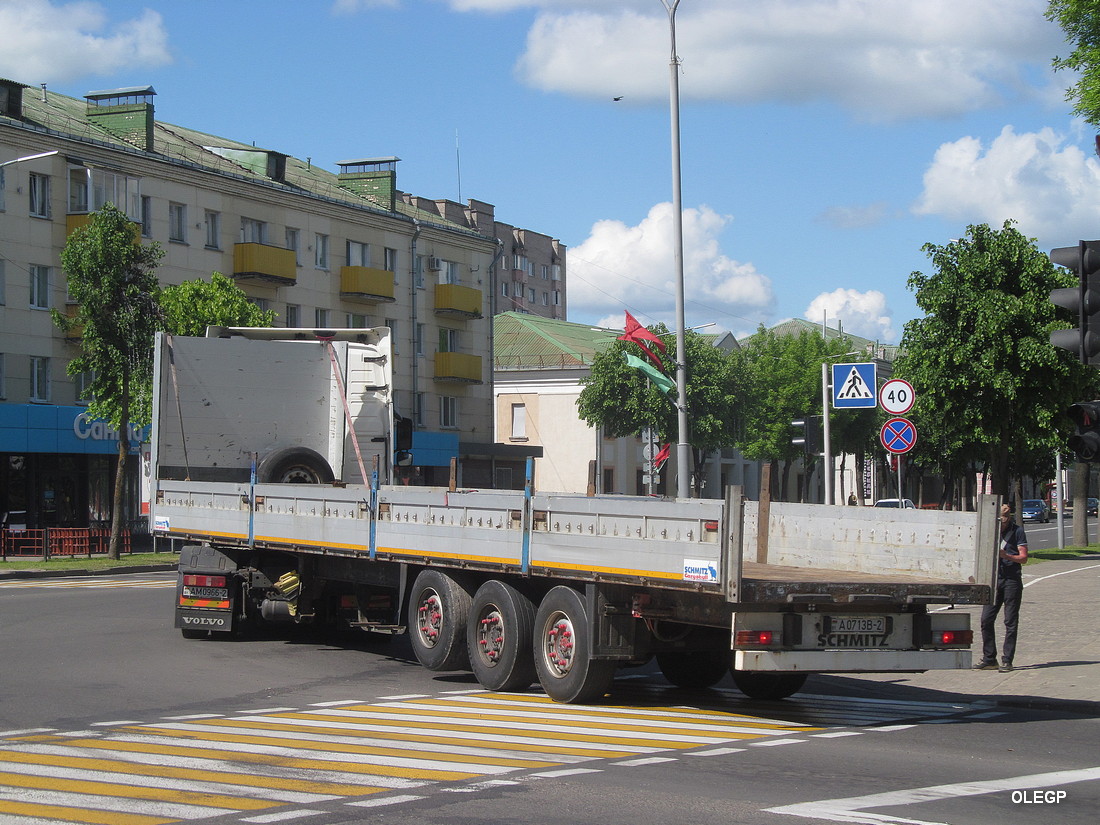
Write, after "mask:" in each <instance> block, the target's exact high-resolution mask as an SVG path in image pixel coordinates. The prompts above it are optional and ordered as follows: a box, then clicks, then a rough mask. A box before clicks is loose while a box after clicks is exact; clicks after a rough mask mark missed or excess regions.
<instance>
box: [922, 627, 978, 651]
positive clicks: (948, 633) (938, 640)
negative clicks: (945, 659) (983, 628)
mask: <svg viewBox="0 0 1100 825" xmlns="http://www.w3.org/2000/svg"><path fill="white" fill-rule="evenodd" d="M932 644H934V645H935V646H936V647H957V646H959V645H964V646H966V647H970V646H971V645H972V644H974V631H973V630H937V631H935V632H934V633H933V634H932Z"/></svg>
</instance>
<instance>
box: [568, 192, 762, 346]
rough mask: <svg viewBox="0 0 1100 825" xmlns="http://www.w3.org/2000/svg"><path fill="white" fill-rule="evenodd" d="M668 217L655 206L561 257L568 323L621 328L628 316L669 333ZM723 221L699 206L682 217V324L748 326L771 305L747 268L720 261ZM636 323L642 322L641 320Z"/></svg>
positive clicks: (598, 228) (666, 207) (672, 274)
mask: <svg viewBox="0 0 1100 825" xmlns="http://www.w3.org/2000/svg"><path fill="white" fill-rule="evenodd" d="M674 215H675V213H674V212H673V209H672V204H671V203H659V204H657V205H656V206H654V207H653V208H652V209H650V210H649V214H648V215H647V216H646V217H645V218H644V219H643V220H642V221H641V222H640V223H639V224H637V225H636V226H627V225H626V224H625V223H623V222H622V221H615V220H604V221H599V222H598V223H596V224H595V225H594V226H593V227H592V231H591V233H590V234H589V236H588V238H587V239H586V240H585V241H584V242H583V243H581V244H579V245H578V246H575V247H573V248H572V249H570V250H569V257H568V266H569V294H568V302H569V315H570V317H573V318H575V317H577V316H583V317H588V318H593V319H595V318H597V317H598V318H600V319H601V323H604V322H607V321H608V320H610V319H616V318H617V320H612V322H611V324H610V325H611V326H622V323H623V321H622V319H623V315H622V311H623V309H628V310H630V312H631V313H632V314H634V315H636V316H639V320H643V323H652V322H653V321H655V320H659V321H664V322H665V323H666V324H667V325H669V326H670V327H674V326H675V305H676V270H675V259H674V255H673V244H674V240H673V239H674V228H673V217H674ZM729 220H730V218H729V217H728V216H723V215H719V214H718V213H717V212H715V211H714V210H713V209H710V208H709V207H706V206H702V207H699V208H698V209H685V210H684V221H683V226H684V250H685V252H684V284H685V315H686V316H688V323H689V324H691V323H709V322H712V321H713V322H715V323H717V324H718V325H719V326H721V327H724V328H728V327H730V326H732V325H734V324H733V322H734V321H736V322H739V324H744V323H745V322H748V326H750V327H751V326H755V325H756V323H758V322H759V321H762V320H764V319H765V317H766V316H767V315H768V314H769V313H770V311H771V308H772V304H773V302H774V297H775V296H774V294H773V292H772V285H771V281H770V280H769V279H768V278H767V277H765V276H764V275H762V274H760V273H759V272H757V271H756V269H755V267H753V265H752V264H751V263H740V262H738V261H735V260H733V259H731V258H730V257H728V256H727V255H725V254H724V253H723V252H722V250H721V248H720V245H719V241H718V237H719V235H720V233H721V231H722V229H723V228H724V227H725V226H726V224H727V223H729ZM641 316H645V319H643V318H642V317H641Z"/></svg>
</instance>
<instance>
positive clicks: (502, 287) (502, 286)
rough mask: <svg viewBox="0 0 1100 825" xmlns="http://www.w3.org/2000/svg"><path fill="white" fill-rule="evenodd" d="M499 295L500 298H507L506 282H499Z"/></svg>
mask: <svg viewBox="0 0 1100 825" xmlns="http://www.w3.org/2000/svg"><path fill="white" fill-rule="evenodd" d="M500 294H501V295H502V296H504V297H505V298H507V297H508V282H507V281H501V282H500Z"/></svg>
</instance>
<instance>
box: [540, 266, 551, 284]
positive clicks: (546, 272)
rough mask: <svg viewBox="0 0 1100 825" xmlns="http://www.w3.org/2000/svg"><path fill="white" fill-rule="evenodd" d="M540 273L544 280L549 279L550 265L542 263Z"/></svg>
mask: <svg viewBox="0 0 1100 825" xmlns="http://www.w3.org/2000/svg"><path fill="white" fill-rule="evenodd" d="M539 274H540V275H541V276H542V279H543V280H544V281H548V280H549V279H550V267H549V266H547V265H546V264H543V265H542V270H541V271H540V273H539Z"/></svg>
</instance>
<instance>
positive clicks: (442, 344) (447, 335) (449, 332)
mask: <svg viewBox="0 0 1100 825" xmlns="http://www.w3.org/2000/svg"><path fill="white" fill-rule="evenodd" d="M437 351H438V352H458V330H457V329H447V328H446V327H440V329H439V349H438V350H437Z"/></svg>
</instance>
